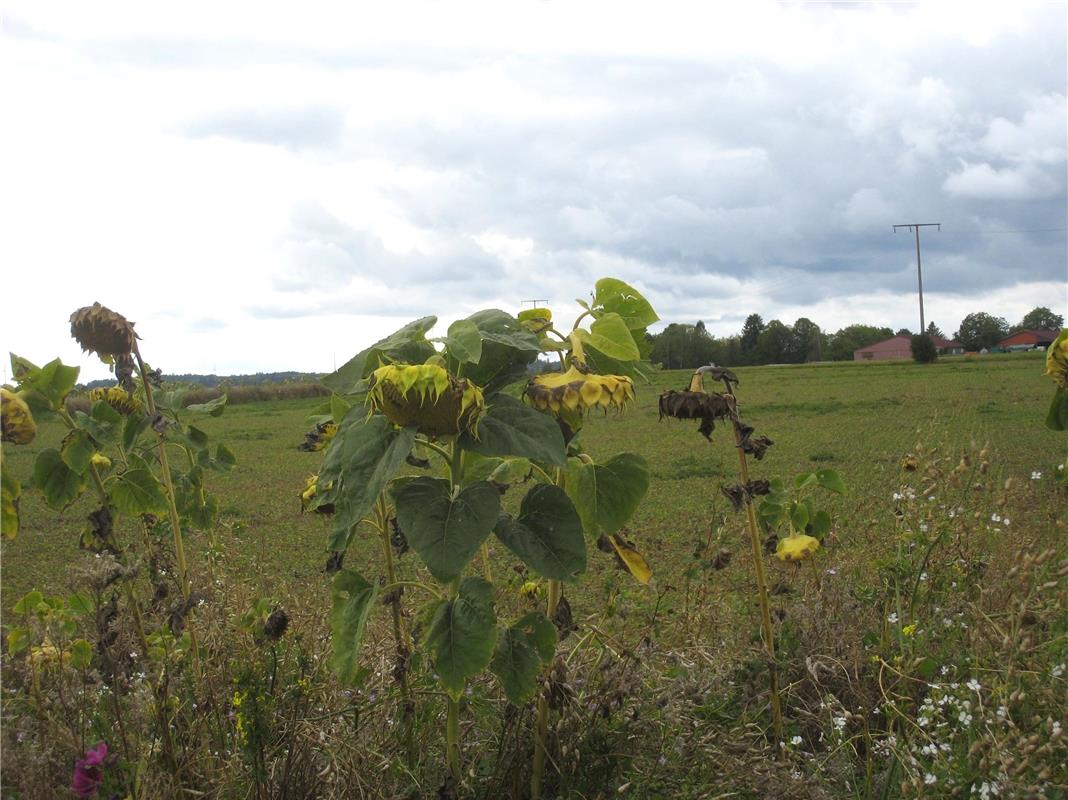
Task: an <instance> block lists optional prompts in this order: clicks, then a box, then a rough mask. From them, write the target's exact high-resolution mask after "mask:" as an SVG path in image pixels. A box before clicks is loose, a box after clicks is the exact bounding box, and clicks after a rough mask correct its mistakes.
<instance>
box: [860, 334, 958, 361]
mask: <svg viewBox="0 0 1068 800" xmlns="http://www.w3.org/2000/svg"><path fill="white" fill-rule="evenodd" d="M931 339H932V340H933V341H934V344H935V347H937V348H938V353H939V354H940V355H953V356H958V355H960V354H962V353H963V352H964V345H962V344H961V343H960V342H955V341H953V340H952V339H943V338H942V337H941V336H932V337H931ZM895 358H897V359H909V358H912V337H911V336H904V335H902V336H893V337H891V338H889V339H884V340H883V341H881V342H876V343H875V344H870V345H868V346H867V347H861V348H860V349H859V350H854V351H853V360H854V361H889V360H891V359H895Z"/></svg>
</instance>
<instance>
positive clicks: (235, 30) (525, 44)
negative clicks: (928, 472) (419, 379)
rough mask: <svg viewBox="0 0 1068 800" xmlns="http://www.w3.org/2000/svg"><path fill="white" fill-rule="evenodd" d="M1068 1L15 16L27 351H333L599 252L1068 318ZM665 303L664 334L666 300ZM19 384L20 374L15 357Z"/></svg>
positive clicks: (224, 7) (7, 135) (577, 293)
mask: <svg viewBox="0 0 1068 800" xmlns="http://www.w3.org/2000/svg"><path fill="white" fill-rule="evenodd" d="M1066 27H1068V21H1066V4H1065V3H1064V2H1058V3H1017V2H1013V3H1007V2H988V3H975V2H968V3H953V2H937V3H935V2H931V3H919V4H912V3H909V4H902V3H892V4H891V3H886V4H878V3H866V2H851V3H844V2H843V3H818V4H815V3H814V4H802V3H769V2H762V1H761V0H757V1H756V2H746V3H729V4H728V3H705V2H674V1H673V0H658V2H656V3H651V2H645V3H630V2H622V1H621V0H614V1H613V2H586V1H584V0H575V1H573V2H558V1H557V0H548V1H546V0H542V2H526V1H525V0H516V1H515V2H508V3H500V2H498V1H496V0H494V1H493V2H448V3H426V4H423V3H410V2H390V3H316V2H306V3H300V4H292V3H288V4H274V3H265V2H255V3H243V2H227V3H218V2H212V3H200V2H183V3H170V4H151V3H144V2H140V1H139V2H129V3H126V2H101V3H84V2H80V1H79V2H72V3H64V2H48V3H41V2H39V0H31V1H30V2H20V1H19V0H5V3H4V4H3V6H2V7H0V109H2V111H3V122H0V265H2V268H3V273H2V274H3V276H4V277H3V287H4V292H3V297H4V300H3V303H2V305H0V347H2V348H3V350H5V351H13V352H15V353H18V354H19V355H22V356H24V357H26V358H29V359H31V360H33V361H36V362H38V363H42V362H45V361H48V360H51V359H52V358H54V357H57V356H58V357H61V358H62V359H63V360H64V362H65V363H72V364H78V365H80V366H82V369H83V371H82V377H83V379H85V380H91V379H95V378H101V377H106V375H107V370H106V368H105V367H103V366H102V365H101V364H99V363H98V362H96V361H95V360H94V359H93V358H91V357H90V356H87V355H84V354H81V353H80V351H79V349H78V347H77V345H76V344H75V343H74V342H73V341H72V340H71V339H70V338H69V326H68V323H67V320H68V317H69V315H70V313H71V312H72V311H74V310H75V309H77V308H79V307H81V306H85V305H89V304H91V303H92V302H94V301H99V302H101V303H103V304H104V305H106V306H108V307H110V308H112V309H114V310H116V311H119V312H120V313H122V314H124V315H126V316H127V317H128V318H129V319H131V320H134V321H135V322H136V323H137V330H138V332H139V333H140V334H141V336H142V338H143V342H142V344H141V349H142V352H143V353H144V355H145V358H146V360H148V361H149V362H150V363H151V364H152V365H153V366H159V367H162V368H163V370H164V371H165V372H168V373H188V372H199V373H217V374H238V373H248V372H257V371H262V372H270V371H276V370H301V371H310V372H325V371H330V370H332V369H333V368H334V366H335V365H340V364H342V363H344V362H345V361H346V360H347V359H348V358H349V357H351V356H352V355H353V354H354V353H356V352H358V351H359V350H360V349H362V348H364V347H366V346H367V345H369V344H371V343H372V342H374V341H375V340H377V339H379V338H381V337H382V336H384V335H386V334H388V333H390V332H392V331H393V330H394V329H396V328H398V327H400V326H401V325H402V324H404V323H405V322H407V321H409V320H411V319H414V318H417V317H420V316H424V315H427V314H436V315H437V316H438V317H439V318H440V320H441V329H442V330H443V329H444V327H445V326H447V324H448V323H449V322H450V321H452V320H453V319H458V318H460V317H464V316H467V315H468V314H470V313H471V312H473V311H476V310H478V309H481V308H493V307H495V308H502V309H504V310H506V311H509V312H511V313H516V312H518V311H519V310H520V309H521V308H522V307H523V306H524V305H526V306H528V307H529V306H530V305H531V303H530V302H529V301H532V300H537V301H549V303H550V305H551V307H552V308H553V309H554V312H555V317H556V319H559V320H564V321H565V322H567V323H568V324H569V323H570V320H571V319H572V318H573V311H574V310H577V308H578V307H577V306H576V305H575V303H574V298H585V297H588V295H589V292H590V291H591V290H592V288H593V285H594V282H595V281H596V280H597V278H599V277H602V276H612V277H617V278H621V279H623V280H625V281H627V282H628V283H630V284H632V285H633V286H635V287H636V288H637V289H639V290H640V291H642V292H643V293H645V295H646V296H647V297H648V299H649V300H650V301H651V302H652V304H653V305H654V307H655V308H656V309H657V311H658V313H659V314H660V316H661V318H662V320H663V323H667V322H689V323H694V322H696V321H697V320H702V321H703V322H704V323H705V325H706V327H707V328H708V330H709V331H710V332H712V333H714V334H716V335H728V334H733V333H737V332H738V331H739V330H740V329H741V326H742V322H743V321H744V319H745V317H746V316H747V315H748V314H750V313H754V312H755V313H759V314H761V315H762V316H763V318H764V319H765V321H767V320H770V319H773V318H778V319H781V320H783V321H784V322H786V323H787V324H792V323H793V322H794V320H796V319H797V318H798V317H801V316H805V317H809V318H811V319H812V320H814V321H815V322H817V323H818V324H819V325H821V326H822V327H823V328H824V329H825V330H830V331H834V330H837V329H838V328H840V327H843V326H845V325H848V324H851V323H854V322H864V323H869V324H877V325H886V326H889V327H892V328H894V329H897V328H899V327H908V328H912V329H915V328H916V327H918V305H917V299H916V251H915V241H914V239H913V236H912V234H910V233H908V232H907V231H903V232H899V233H896V234H895V233H894V232H893V229H892V226H893V225H894V224H898V223H911V222H938V223H941V225H942V227H941V230H939V231H936V230H935V229H933V228H925V229H923V233H922V240H921V244H922V258H923V267H924V275H923V278H924V304H925V310H926V319H927V320H928V321H932V320H933V321H934V322H935V323H937V324H938V325H939V326H940V327H941V328H942V329H943V330H944V331H945V332H946V333H947V334H951V333H952V332H953V331H954V330H956V328H957V326H958V324H959V322H960V320H961V318H962V317H963V316H964V315H965V314H968V313H971V312H974V311H987V312H989V313H993V314H995V315H996V316H1002V317H1005V318H1006V319H1007V320H1008V321H1009V322H1010V323H1013V322H1016V321H1018V320H1019V319H1020V318H1022V316H1023V315H1024V314H1025V313H1026V312H1027V311H1029V310H1030V309H1032V308H1034V307H1035V306H1047V307H1050V308H1052V309H1053V310H1054V311H1055V312H1056V313H1060V314H1066V315H1068V308H1066V307H1068V238H1066V237H1068V234H1066V232H1065V228H1066V227H1068V222H1066V220H1068V193H1066V183H1068V181H1066V168H1068V163H1066V152H1068V121H1066V120H1068V106H1066V98H1065V95H1066V93H1068V88H1066V83H1068V77H1066V72H1068V55H1066ZM663 323H662V324H663ZM4 375H5V377H6V376H9V375H10V372H9V369H5V372H4Z"/></svg>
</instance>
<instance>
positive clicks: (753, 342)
mask: <svg viewBox="0 0 1068 800" xmlns="http://www.w3.org/2000/svg"><path fill="white" fill-rule="evenodd" d="M1063 324H1064V318H1063V317H1062V316H1060V315H1059V314H1054V313H1053V312H1052V311H1050V309H1048V308H1036V309H1034V310H1032V311H1031V312H1029V313H1028V314H1027V315H1025V316H1024V318H1023V319H1022V320H1021V321H1020V322H1019V323H1017V324H1016V325H1013V326H1011V327H1010V326H1009V325H1008V323H1006V321H1005V320H1004V319H1003V318H1001V317H994V316H991V315H990V314H987V313H985V312H982V311H980V312H976V313H974V314H969V315H968V316H966V317H965V318H964V319H963V320H962V321H961V325H960V330H959V331H957V332H956V333H954V334H953V338H954V339H956V340H957V341H959V342H961V344H963V345H964V348H965V349H966V350H981V349H983V348H984V347H986V348H989V347H992V346H993V345H994V344H996V343H997V342H999V341H1000V340H1001V339H1004V338H1005V337H1006V336H1008V335H1009V334H1010V333H1013V332H1015V331H1018V330H1056V329H1059V328H1060V327H1061V326H1062V325H1063ZM924 333H925V334H927V336H937V337H940V338H945V334H944V333H943V332H942V330H941V329H940V328H939V327H938V326H937V325H936V324H935V323H934V322H931V323H930V324H929V325H928V326H927V329H926V330H925V331H924ZM895 335H903V336H912V331H910V330H908V329H907V328H902V329H900V330H898V331H896V332H895V331H894V330H893V329H892V328H887V327H879V326H875V325H864V324H860V323H858V324H855V325H847V326H846V327H844V328H841V329H839V330H838V331H836V332H834V333H828V332H825V331H823V330H822V329H821V328H820V326H819V325H817V324H816V323H815V322H813V321H812V320H810V319H808V318H807V317H801V318H800V319H798V320H797V321H796V322H794V324H793V325H787V324H786V323H784V322H782V321H781V320H777V319H773V320H771V322H768V323H765V322H764V320H763V318H762V317H761V316H760V315H759V314H750V315H749V316H748V317H746V319H745V324H743V325H742V330H741V331H740V332H739V333H738V334H736V335H733V336H725V337H717V336H713V335H712V334H710V333H709V332H708V330H707V329H706V328H705V324H704V322H701V321H698V322H697V323H696V324H693V325H689V324H686V323H679V322H673V323H671V324H670V325H668V326H667V327H666V328H664V330H662V331H661V332H660V333H656V334H649V335H648V339H649V343H650V345H651V346H652V351H651V354H650V360H651V361H652V362H653V363H657V364H660V365H661V366H663V367H664V369H693V368H695V367H699V366H702V365H704V364H710V363H714V364H719V365H720V366H726V367H733V366H745V365H756V364H801V363H804V362H806V361H850V360H852V358H853V351H854V350H859V349H860V348H862V347H867V346H868V345H872V344H875V343H876V342H881V341H883V340H884V339H889V338H890V337H891V336H895Z"/></svg>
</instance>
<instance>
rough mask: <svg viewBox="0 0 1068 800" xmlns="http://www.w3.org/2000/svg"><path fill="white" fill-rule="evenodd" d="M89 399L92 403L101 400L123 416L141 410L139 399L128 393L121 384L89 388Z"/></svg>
mask: <svg viewBox="0 0 1068 800" xmlns="http://www.w3.org/2000/svg"><path fill="white" fill-rule="evenodd" d="M89 400H90V401H91V402H93V403H96V402H99V401H100V400H103V401H104V402H105V403H107V404H108V405H109V406H111V407H112V408H113V409H115V410H116V411H118V412H119V413H120V414H122V415H123V416H124V417H128V416H130V415H131V414H137V413H138V412H140V411H141V401H140V400H138V399H137V397H136V396H134V395H132V394H130V393H129V392H128V391H126V390H125V389H123V388H122V387H121V386H110V387H108V388H107V389H104V388H102V387H101V388H99V389H90V390H89Z"/></svg>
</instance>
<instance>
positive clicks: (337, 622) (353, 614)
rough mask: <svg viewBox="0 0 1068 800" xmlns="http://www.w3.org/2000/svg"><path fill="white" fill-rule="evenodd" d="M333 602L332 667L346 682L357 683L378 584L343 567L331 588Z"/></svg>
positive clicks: (331, 626) (340, 678) (341, 679)
mask: <svg viewBox="0 0 1068 800" xmlns="http://www.w3.org/2000/svg"><path fill="white" fill-rule="evenodd" d="M330 595H331V597H332V599H333V605H332V607H331V609H330V633H331V639H332V643H333V654H332V656H331V658H330V666H331V667H332V668H333V669H334V672H335V673H337V677H338V680H340V681H341V682H342V683H344V684H350V685H351V684H354V683H357V682H358V679H359V677H360V672H361V671H360V667H359V663H360V662H359V656H360V643H361V642H362V641H363V632H364V629H365V628H366V627H367V618H368V617H369V616H370V615H371V609H372V608H374V604H375V597H377V595H378V587H377V586H373V585H372V584H370V583H368V582H367V581H366V580H364V578H363V576H362V575H360V574H359V573H358V572H354V571H353V570H351V569H343V570H341V571H340V572H338V574H337V575H335V576H334V582H333V584H332V586H331V588H330Z"/></svg>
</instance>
